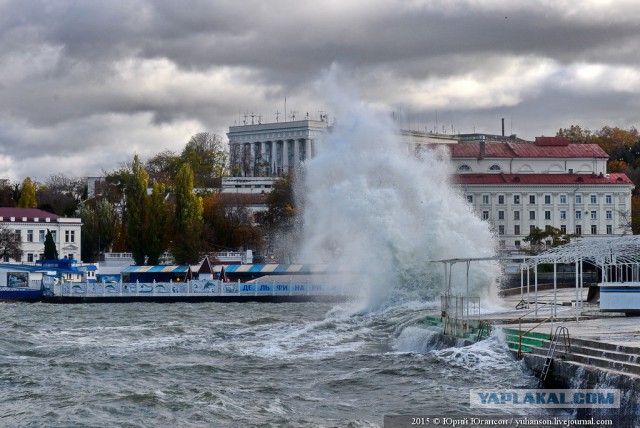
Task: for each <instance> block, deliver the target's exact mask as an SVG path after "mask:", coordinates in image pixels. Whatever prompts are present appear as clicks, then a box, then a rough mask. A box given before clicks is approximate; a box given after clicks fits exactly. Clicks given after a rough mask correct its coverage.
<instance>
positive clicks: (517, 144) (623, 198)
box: [223, 121, 634, 249]
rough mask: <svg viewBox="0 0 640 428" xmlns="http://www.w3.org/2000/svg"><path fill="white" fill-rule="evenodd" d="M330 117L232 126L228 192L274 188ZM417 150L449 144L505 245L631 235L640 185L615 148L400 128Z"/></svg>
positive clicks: (459, 178) (467, 186) (468, 190)
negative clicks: (613, 155) (555, 234)
mask: <svg viewBox="0 0 640 428" xmlns="http://www.w3.org/2000/svg"><path fill="white" fill-rule="evenodd" d="M329 131H330V127H329V126H328V123H327V122H323V121H297V122H283V123H272V124H258V125H243V126H233V127H231V128H230V130H229V133H228V134H227V135H228V137H229V145H230V151H231V164H232V168H233V170H234V171H235V175H236V177H229V178H226V179H223V192H234V193H268V192H269V191H271V188H272V186H273V180H274V178H275V177H277V176H280V175H282V174H283V173H286V172H287V171H288V170H289V169H290V168H291V167H292V166H293V165H297V164H298V163H299V162H304V161H305V160H306V159H309V158H310V157H312V156H313V154H314V153H315V151H316V150H317V149H316V147H317V145H318V143H319V142H320V141H321V139H322V135H323V134H324V133H326V132H329ZM398 136H399V142H400V143H401V144H405V145H407V146H408V147H409V151H410V152H419V151H420V150H425V149H427V150H428V149H431V148H433V147H435V146H440V147H446V148H447V149H448V150H449V152H450V157H451V162H452V165H453V167H454V171H453V181H454V183H455V184H456V185H458V186H459V187H460V189H461V191H462V193H463V194H464V196H465V197H466V199H467V201H468V202H469V203H470V204H471V206H472V207H473V209H474V210H475V212H476V213H477V215H478V216H480V217H481V218H482V219H484V220H486V221H488V222H489V223H490V224H491V226H492V228H493V230H494V232H495V234H496V235H497V236H498V240H499V243H500V246H501V247H502V248H503V249H518V248H520V247H521V246H523V245H526V243H525V242H524V238H525V237H526V236H527V235H529V233H530V232H531V230H533V228H534V227H537V228H539V229H542V230H544V229H545V228H547V227H554V228H557V229H560V230H561V231H563V232H564V233H567V234H576V235H585V236H608V235H622V234H625V233H630V218H631V191H632V189H633V187H634V184H633V182H631V180H629V178H628V177H627V176H626V175H624V174H608V173H607V160H608V157H609V156H608V155H607V153H606V152H605V151H604V150H602V149H601V148H600V147H599V146H598V145H596V144H569V141H568V140H567V139H565V138H558V137H539V138H536V140H535V141H534V142H531V141H525V140H523V139H520V138H517V137H516V136H515V135H510V136H504V135H491V134H481V133H474V134H461V135H446V134H434V133H424V132H415V131H406V130H399V131H398Z"/></svg>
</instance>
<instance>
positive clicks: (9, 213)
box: [0, 207, 60, 221]
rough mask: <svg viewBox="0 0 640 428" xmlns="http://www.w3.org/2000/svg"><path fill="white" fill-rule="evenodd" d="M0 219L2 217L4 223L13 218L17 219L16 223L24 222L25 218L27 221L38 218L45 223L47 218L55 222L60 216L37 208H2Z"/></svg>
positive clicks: (0, 208) (0, 209)
mask: <svg viewBox="0 0 640 428" xmlns="http://www.w3.org/2000/svg"><path fill="white" fill-rule="evenodd" d="M0 217H2V219H3V220H4V221H8V219H10V218H11V217H15V219H16V221H22V218H23V217H26V218H27V221H33V219H34V218H36V217H37V218H38V221H44V219H45V218H50V219H51V220H55V219H57V218H59V217H60V216H59V215H57V214H53V213H50V212H47V211H43V210H39V209H37V208H10V207H0Z"/></svg>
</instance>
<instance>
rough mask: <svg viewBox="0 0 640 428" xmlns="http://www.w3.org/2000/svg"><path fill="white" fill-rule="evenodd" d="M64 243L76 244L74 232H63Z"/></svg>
mask: <svg viewBox="0 0 640 428" xmlns="http://www.w3.org/2000/svg"><path fill="white" fill-rule="evenodd" d="M64 242H76V232H75V230H65V231H64Z"/></svg>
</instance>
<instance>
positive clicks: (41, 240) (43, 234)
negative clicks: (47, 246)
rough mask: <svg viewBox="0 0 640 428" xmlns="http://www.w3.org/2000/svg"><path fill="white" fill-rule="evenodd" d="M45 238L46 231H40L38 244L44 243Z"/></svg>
mask: <svg viewBox="0 0 640 428" xmlns="http://www.w3.org/2000/svg"><path fill="white" fill-rule="evenodd" d="M44 236H45V232H44V230H39V231H38V242H44Z"/></svg>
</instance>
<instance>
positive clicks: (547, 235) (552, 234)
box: [523, 226, 574, 247]
mask: <svg viewBox="0 0 640 428" xmlns="http://www.w3.org/2000/svg"><path fill="white" fill-rule="evenodd" d="M572 237H574V235H569V234H567V233H565V232H563V231H562V230H560V229H558V228H557V227H551V226H547V227H546V228H545V230H542V229H540V228H538V227H534V228H533V229H532V230H531V232H530V233H529V235H527V236H526V237H525V238H524V239H523V241H524V242H528V243H529V244H530V245H531V246H532V247H536V246H540V245H542V244H543V243H548V242H550V243H551V246H552V247H557V246H559V245H564V244H568V243H569V241H570V240H571V238H572Z"/></svg>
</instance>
